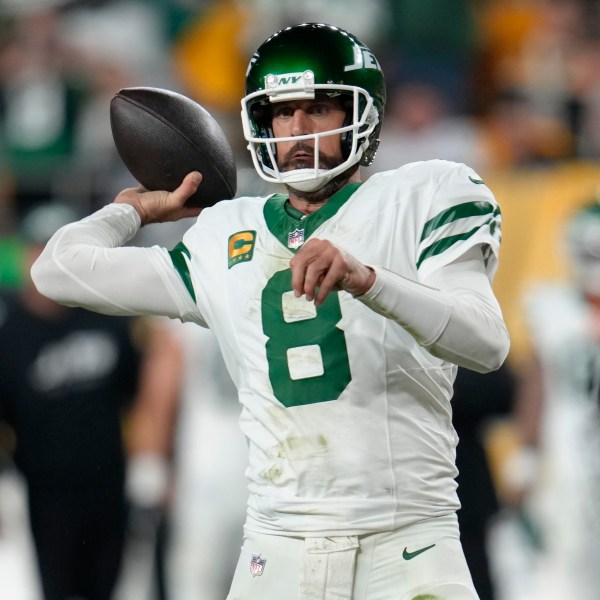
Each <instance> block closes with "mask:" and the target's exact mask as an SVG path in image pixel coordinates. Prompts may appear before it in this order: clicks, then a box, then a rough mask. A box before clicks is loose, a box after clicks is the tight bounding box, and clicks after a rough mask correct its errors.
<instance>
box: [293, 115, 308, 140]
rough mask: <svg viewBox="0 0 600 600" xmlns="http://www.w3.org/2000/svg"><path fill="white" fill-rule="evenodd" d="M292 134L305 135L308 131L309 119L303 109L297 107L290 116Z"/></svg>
mask: <svg viewBox="0 0 600 600" xmlns="http://www.w3.org/2000/svg"><path fill="white" fill-rule="evenodd" d="M291 133H292V135H306V134H307V133H310V119H309V118H308V115H307V114H306V112H305V111H304V110H302V109H301V108H297V109H296V110H295V111H294V114H293V116H292V130H291Z"/></svg>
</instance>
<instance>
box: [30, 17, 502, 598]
mask: <svg viewBox="0 0 600 600" xmlns="http://www.w3.org/2000/svg"><path fill="white" fill-rule="evenodd" d="M384 106H385V82H384V76H383V73H382V70H381V67H380V65H379V63H378V61H377V59H376V57H375V56H374V55H373V53H372V52H371V51H370V50H369V48H367V47H366V46H365V45H364V44H363V43H361V42H360V41H359V40H358V39H357V38H356V37H355V36H353V35H352V34H350V33H349V32H347V31H344V30H342V29H339V28H337V27H334V26H330V25H325V24H314V23H305V24H301V25H297V26H292V27H288V28H285V29H283V30H281V31H279V32H277V33H275V34H274V35H273V36H271V37H270V38H269V39H267V40H266V41H265V42H264V43H263V44H262V45H261V46H260V47H259V48H258V50H257V51H256V53H255V54H254V56H253V57H252V59H251V61H250V64H249V67H248V71H247V76H246V96H245V97H244V98H243V100H242V122H243V130H244V135H245V137H246V139H247V141H248V145H249V146H248V147H249V149H250V152H251V155H252V158H253V161H254V165H255V167H256V170H257V172H258V173H259V175H260V176H261V177H263V178H264V179H266V180H267V181H270V182H274V183H277V184H284V185H285V186H286V189H287V193H285V194H282V193H274V194H272V195H269V196H266V197H262V198H247V197H242V198H237V199H235V200H232V201H224V202H220V203H218V204H217V205H215V206H213V207H211V208H207V209H205V210H203V211H202V214H200V216H199V218H198V220H197V222H196V223H195V225H194V226H192V227H191V228H190V229H189V231H188V232H187V233H186V234H185V236H184V238H183V241H182V242H181V243H180V244H179V245H178V246H177V247H176V248H174V249H172V250H171V251H170V252H169V251H168V250H166V249H163V248H159V247H154V248H136V247H123V246H124V244H126V243H127V241H128V240H129V239H130V238H131V236H133V235H134V234H135V233H136V231H137V230H138V229H139V228H140V226H142V225H145V224H146V223H151V222H156V221H165V220H175V219H178V218H180V217H182V216H189V214H190V212H191V211H192V212H193V211H194V209H189V208H183V206H184V203H185V201H186V199H187V198H188V197H189V196H190V195H191V194H192V193H193V192H194V191H195V190H196V189H197V186H198V185H202V184H201V174H198V173H190V174H189V175H188V176H187V177H186V178H185V179H184V181H183V182H182V184H181V186H180V187H179V188H178V189H177V190H175V191H174V192H172V193H167V192H148V191H146V190H143V189H140V188H131V189H127V190H124V191H123V192H122V193H120V194H119V195H118V196H117V197H116V199H115V202H114V203H113V204H111V205H109V206H106V207H104V208H102V209H101V210H100V211H98V212H97V213H95V214H93V215H91V216H90V217H87V218H85V219H83V220H82V221H79V222H77V223H73V224H71V225H69V226H67V227H66V228H64V229H62V230H61V231H60V232H59V233H58V234H57V235H56V236H55V237H54V238H53V239H52V240H51V241H50V243H49V244H48V246H47V248H46V250H45V252H44V254H43V255H42V257H41V258H40V259H39V261H38V262H37V264H36V265H35V266H34V268H33V277H34V279H35V281H36V283H37V285H38V286H39V288H40V290H42V292H43V293H45V294H47V295H49V296H51V297H52V298H54V299H55V300H58V301H59V302H62V303H65V304H68V305H81V306H85V307H87V308H89V309H91V310H96V311H102V312H108V313H111V314H121V315H123V314H139V313H154V314H160V315H167V316H169V317H172V318H175V319H181V320H183V321H191V322H194V323H197V324H198V325H201V326H204V327H210V328H211V329H212V330H213V331H214V333H215V334H216V336H217V338H218V340H219V343H220V347H221V351H222V353H223V356H224V359H225V362H226V365H227V367H228V370H229V372H230V374H231V377H232V379H233V381H234V382H235V384H236V386H237V389H238V393H239V401H240V404H241V416H240V423H241V427H242V430H243V432H244V433H245V435H246V437H247V440H248V446H249V467H248V470H247V478H248V487H249V500H248V509H247V518H246V524H245V528H244V542H243V547H242V551H241V555H240V559H239V563H238V567H237V570H236V573H235V576H234V580H233V583H232V586H231V591H230V595H229V598H230V599H231V600H234V599H235V600H251V599H258V598H260V599H261V600H281V598H298V599H302V600H309V599H317V598H336V599H339V600H342V599H346V600H349V599H353V600H367V599H368V600H383V599H392V598H393V599H395V600H396V599H403V598H406V599H409V598H414V597H416V596H419V597H423V598H425V597H436V598H437V597H439V598H444V599H445V600H473V599H475V598H477V594H476V591H475V589H474V587H473V584H472V581H471V577H470V574H469V571H468V567H467V565H466V562H465V559H464V554H463V552H462V549H461V545H460V540H459V530H458V525H457V518H456V511H457V509H458V508H459V502H458V499H457V494H456V482H455V476H456V474H457V471H456V467H455V460H454V459H455V447H456V444H457V436H456V433H455V431H454V429H453V427H452V422H451V405H450V399H451V396H452V384H453V380H454V377H455V373H456V368H457V365H461V366H464V367H467V368H470V369H474V370H476V371H481V372H486V371H490V370H494V369H497V368H498V367H499V366H500V365H501V364H502V363H503V361H504V359H505V357H506V355H507V353H508V348H509V336H508V333H507V329H506V326H505V324H504V321H503V318H502V314H501V310H500V307H499V305H498V302H497V301H496V298H495V297H494V294H493V292H492V287H491V280H492V277H493V275H494V272H495V271H496V268H497V264H498V250H499V246H500V225H501V215H500V209H499V207H498V204H497V203H496V200H495V199H494V196H493V194H492V192H491V191H490V190H489V189H488V187H487V186H486V185H485V183H484V182H483V181H482V180H481V178H480V177H479V175H478V174H477V173H475V172H474V171H473V170H472V169H471V168H469V167H468V166H465V165H462V164H455V163H451V162H446V161H443V160H435V161H431V162H420V163H413V164H406V165H402V166H401V165H399V168H398V169H396V170H393V171H388V172H384V173H380V174H376V175H373V176H372V177H371V178H369V179H368V181H366V182H361V178H360V165H368V164H369V163H370V162H371V161H372V159H373V156H374V154H375V151H376V149H377V144H378V135H379V131H380V128H381V126H382V120H383V113H384ZM195 212H196V213H197V212H199V211H198V209H195ZM207 518H210V516H209V515H208V516H207Z"/></svg>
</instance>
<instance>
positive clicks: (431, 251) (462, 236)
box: [417, 218, 500, 269]
mask: <svg viewBox="0 0 600 600" xmlns="http://www.w3.org/2000/svg"><path fill="white" fill-rule="evenodd" d="M485 225H488V226H489V228H490V233H491V234H492V235H494V236H495V237H499V235H500V229H499V228H498V223H497V222H496V220H495V218H491V219H489V220H488V221H487V222H486V223H485V224H484V225H477V227H473V229H471V230H470V231H467V232H465V233H458V234H456V235H449V236H448V237H445V238H442V239H441V240H438V241H437V242H434V243H433V244H431V245H430V246H427V248H425V250H423V252H421V255H420V256H419V260H418V261H417V269H418V268H419V267H420V266H421V264H422V263H423V261H424V260H426V259H428V258H430V257H431V256H437V255H438V254H441V253H442V252H445V251H446V250H448V248H450V247H451V246H454V244H456V243H457V242H461V241H463V240H467V239H469V238H470V237H471V236H472V235H475V234H476V233H477V232H478V231H479V230H480V229H481V227H482V226H485Z"/></svg>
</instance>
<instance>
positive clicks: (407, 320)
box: [358, 246, 510, 373]
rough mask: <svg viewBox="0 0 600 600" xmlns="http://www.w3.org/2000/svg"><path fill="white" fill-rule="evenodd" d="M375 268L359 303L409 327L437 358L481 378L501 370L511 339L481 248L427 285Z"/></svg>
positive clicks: (436, 273) (464, 255)
mask: <svg viewBox="0 0 600 600" xmlns="http://www.w3.org/2000/svg"><path fill="white" fill-rule="evenodd" d="M373 269H374V270H375V273H376V275H377V278H376V280H375V283H374V284H373V286H372V287H371V289H369V290H368V291H367V292H366V293H365V294H363V295H362V296H359V297H358V300H360V301H361V302H363V303H364V304H365V305H367V306H368V307H369V308H371V309H372V310H374V311H375V312H377V313H379V314H381V315H384V316H386V317H388V318H389V319H392V320H393V321H395V322H396V323H398V324H399V325H401V326H402V327H404V328H405V329H406V330H407V331H408V332H409V333H410V334H411V335H412V336H413V337H414V338H415V339H416V340H417V341H418V342H419V344H421V345H422V346H424V347H425V348H427V350H429V352H431V353H432V354H433V355H434V356H437V357H439V358H441V359H443V360H447V361H449V362H452V363H454V364H456V365H459V366H461V367H466V368H468V369H472V370H474V371H478V372H481V373H486V372H489V371H494V370H496V369H498V368H499V367H500V366H501V365H502V363H503V362H504V360H505V359H506V356H507V354H508V350H509V345H510V340H509V335H508V331H507V329H506V325H505V323H504V320H503V318H502V312H501V310H500V306H499V304H498V301H497V300H496V297H495V296H494V293H493V291H492V287H491V285H490V281H489V279H488V276H487V273H486V272H485V267H484V264H483V255H482V252H481V248H480V246H475V247H474V248H471V249H470V250H469V251H467V252H466V253H465V254H463V255H462V256H461V257H460V258H459V259H457V260H456V261H454V262H452V263H450V264H448V265H446V266H445V267H442V268H441V269H438V270H436V271H435V272H434V273H432V274H431V275H430V276H429V277H428V279H427V280H426V281H425V284H423V283H418V282H416V281H412V280H410V279H406V278H405V277H401V276H400V275H397V274H395V273H392V272H390V271H388V270H386V269H383V268H381V267H377V266H374V267H373Z"/></svg>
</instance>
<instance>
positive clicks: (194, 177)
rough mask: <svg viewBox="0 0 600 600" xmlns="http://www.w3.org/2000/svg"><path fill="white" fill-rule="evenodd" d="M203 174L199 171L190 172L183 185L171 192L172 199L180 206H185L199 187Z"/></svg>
mask: <svg viewBox="0 0 600 600" xmlns="http://www.w3.org/2000/svg"><path fill="white" fill-rule="evenodd" d="M201 181H202V175H201V174H200V173H199V172H198V171H192V172H191V173H188V174H187V175H186V176H185V177H184V179H183V181H182V182H181V185H180V186H179V187H178V188H176V189H175V190H173V191H172V192H171V199H172V200H173V201H174V203H175V204H176V205H178V206H183V205H184V204H185V203H186V201H187V199H188V198H189V197H190V196H191V195H192V194H193V193H194V192H195V191H196V190H197V189H198V186H199V185H200V182H201Z"/></svg>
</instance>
